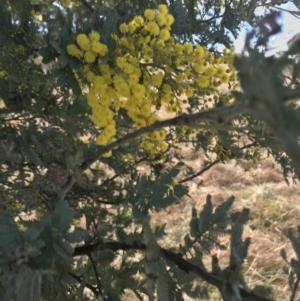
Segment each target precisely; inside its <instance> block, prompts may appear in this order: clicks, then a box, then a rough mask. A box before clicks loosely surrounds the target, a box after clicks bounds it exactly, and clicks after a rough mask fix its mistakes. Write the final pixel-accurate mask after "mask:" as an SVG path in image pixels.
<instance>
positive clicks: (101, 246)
mask: <svg viewBox="0 0 300 301" xmlns="http://www.w3.org/2000/svg"><path fill="white" fill-rule="evenodd" d="M107 249H108V250H112V251H119V250H123V251H126V250H133V249H134V250H141V251H145V250H146V246H145V245H144V244H140V243H138V242H134V243H133V244H127V243H123V242H117V241H112V242H105V243H98V244H94V245H86V246H82V247H77V248H75V250H74V253H73V257H77V256H82V255H90V254H91V253H92V252H96V251H101V250H107ZM160 252H161V253H162V254H163V255H164V257H165V258H166V259H167V260H169V261H171V262H173V263H174V264H176V265H177V267H178V268H179V269H181V270H183V271H185V272H186V273H194V274H196V275H198V276H199V277H200V278H202V279H203V280H205V281H206V282H208V283H209V284H211V285H213V286H215V287H217V288H218V289H219V290H222V287H223V285H224V282H223V280H222V279H220V278H219V277H217V276H215V275H213V274H211V273H209V272H207V271H206V270H205V269H202V268H200V267H198V266H196V265H194V264H192V263H190V262H188V261H186V260H185V259H183V258H182V257H181V256H180V255H178V254H175V253H173V252H171V251H169V250H166V249H164V248H160ZM240 293H241V296H242V298H243V299H245V300H247V301H272V300H271V299H268V298H265V297H261V296H259V295H257V294H256V293H254V292H253V291H250V292H249V291H247V290H245V289H243V288H240Z"/></svg>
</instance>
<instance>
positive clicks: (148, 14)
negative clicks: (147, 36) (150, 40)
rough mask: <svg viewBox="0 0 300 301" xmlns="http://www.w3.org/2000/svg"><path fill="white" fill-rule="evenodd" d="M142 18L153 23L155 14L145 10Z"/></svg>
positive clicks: (150, 10)
mask: <svg viewBox="0 0 300 301" xmlns="http://www.w3.org/2000/svg"><path fill="white" fill-rule="evenodd" d="M144 16H145V18H146V19H148V20H149V21H153V20H154V18H155V12H154V11H153V10H152V9H146V10H145V11H144Z"/></svg>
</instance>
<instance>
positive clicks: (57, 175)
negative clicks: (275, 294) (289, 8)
mask: <svg viewBox="0 0 300 301" xmlns="http://www.w3.org/2000/svg"><path fill="white" fill-rule="evenodd" d="M202 2H203V1H192V0H191V1H179V0H177V1H159V4H157V3H156V1H134V0H132V1H129V0H128V1H119V2H118V3H114V4H112V3H111V1H100V0H98V1H95V3H93V2H92V1H91V2H88V1H87V0H82V1H79V0H78V1H68V0H61V1H60V3H57V2H54V1H52V0H48V1H42V3H39V2H37V1H32V0H25V1H24V0H10V1H9V0H6V1H5V0H3V1H2V2H1V3H0V47H1V48H0V50H1V51H0V104H1V106H0V118H1V131H0V163H1V168H0V197H1V198H0V210H1V212H0V252H1V261H0V297H1V300H24V301H25V300H26V301H27V300H77V299H80V300H93V299H98V300H122V298H123V297H124V296H125V297H126V295H127V294H128V292H129V291H131V293H132V294H133V295H134V296H135V298H136V299H139V300H143V299H145V298H148V300H156V299H157V300H184V299H183V298H184V297H183V296H184V295H187V296H189V297H190V298H194V299H196V298H209V289H208V288H209V286H214V287H216V288H217V289H218V290H219V292H220V298H222V299H223V300H225V301H241V300H261V301H262V300H264V301H268V300H271V296H269V295H267V292H268V289H267V287H265V288H261V287H251V288H249V287H248V286H247V284H246V283H245V280H244V275H243V270H242V267H243V262H244V261H245V259H246V258H247V250H248V247H249V244H250V239H248V238H246V239H244V238H243V226H244V224H245V223H246V222H247V219H248V218H249V210H248V209H246V208H245V209H244V210H242V211H241V212H238V213H236V214H235V215H230V212H231V211H230V210H231V207H232V204H233V202H234V197H230V198H228V199H227V200H226V201H225V202H223V203H222V204H221V205H219V206H218V207H216V208H213V205H212V200H211V199H212V197H213V196H210V195H208V196H207V199H206V203H205V205H204V207H203V210H202V211H201V212H197V210H196V208H193V210H192V212H191V216H190V223H189V226H190V232H189V233H187V234H186V236H185V238H184V241H182V243H181V244H180V245H179V246H177V247H176V248H173V249H165V248H163V247H161V246H160V243H159V240H161V239H163V238H164V237H165V236H166V235H167V234H166V233H165V231H164V229H165V226H166V223H167V221H162V222H161V224H153V223H152V222H151V212H153V211H156V212H158V211H162V210H164V209H166V208H168V207H169V206H171V205H172V204H174V203H175V202H178V201H180V200H181V199H182V198H183V197H184V196H188V193H189V182H190V181H191V180H193V179H194V178H196V177H199V176H200V175H202V174H203V173H204V172H205V171H207V170H208V169H210V168H211V167H212V166H214V165H216V164H226V162H228V161H229V160H232V159H236V160H242V159H243V160H248V161H249V162H254V161H255V160H257V159H258V158H259V157H260V155H261V153H262V151H263V150H267V151H268V153H269V154H270V155H271V156H273V157H274V159H275V160H276V162H278V163H279V164H280V165H281V167H282V171H283V177H284V178H285V179H286V181H289V180H291V179H293V180H294V181H296V179H297V178H298V177H299V176H300V157H299V154H300V147H299V143H298V134H299V128H300V127H299V124H300V118H299V112H298V110H297V107H296V103H295V100H297V99H298V98H299V96H300V90H299V60H298V57H297V56H298V52H299V51H298V50H300V49H298V48H297V47H296V46H295V47H293V51H292V52H291V51H290V52H286V53H282V54H281V55H280V56H275V57H271V58H266V57H265V49H266V46H267V43H268V41H269V39H270V38H271V37H272V36H273V35H275V34H277V33H278V32H280V29H281V26H280V24H279V22H278V16H279V14H278V12H277V11H274V8H275V7H276V6H277V5H279V4H283V3H286V2H287V1H270V2H268V3H267V4H266V3H265V1H252V0H251V1H235V0H231V1H215V0H214V1H210V0H209V1H204V2H205V3H202ZM259 6H266V7H267V8H268V9H269V10H270V11H269V13H268V14H267V15H266V16H264V17H261V18H259V17H257V16H256V15H255V9H256V8H257V7H259ZM242 22H249V23H250V24H251V25H253V26H255V30H253V31H252V32H250V33H249V34H248V35H247V38H246V41H245V49H244V52H243V53H242V54H240V55H237V54H235V50H234V48H233V47H232V42H233V38H236V37H237V35H238V33H239V29H240V27H241V25H242ZM252 39H255V41H256V42H255V44H254V46H253V43H252V42H251V40H252ZM296 42H297V41H296ZM221 45H223V46H222V47H223V49H224V50H222V51H220V47H221ZM294 45H295V44H294ZM291 47H292V46H291ZM291 54H292V55H293V56H291ZM287 70H288V71H287ZM242 139H243V141H246V143H244V144H241V140H242ZM182 144H186V145H187V146H189V147H190V148H191V149H192V150H193V151H194V152H195V153H199V152H201V154H202V156H203V158H204V159H203V168H202V169H201V170H194V169H192V168H190V167H188V166H186V165H185V163H184V157H183V156H180V155H178V153H179V154H180V146H181V145H182ZM178 150H179V151H178ZM141 165H143V166H144V167H146V168H145V170H146V171H145V172H141V169H140V168H139V167H140V166H141ZM199 189H201V187H199ZM294 230H295V229H294ZM295 233H296V232H295V231H294V232H293V230H291V231H290V232H289V238H290V240H291V243H292V246H293V248H294V250H295V252H296V254H297V256H298V257H297V259H291V260H290V259H287V258H286V255H285V252H284V251H282V252H281V254H282V257H283V259H285V260H286V261H287V263H288V264H289V265H290V268H291V272H290V282H289V284H290V286H291V290H292V293H291V295H292V296H291V299H290V300H296V299H295V298H296V290H297V286H298V282H299V279H300V270H299V264H300V263H299V258H300V238H299V235H298V234H295ZM221 235H230V237H231V245H230V258H229V264H228V266H227V267H225V268H221V267H220V266H219V264H218V260H217V258H216V257H215V256H212V268H208V267H206V266H205V265H204V263H203V260H202V257H203V254H207V253H209V252H210V251H211V250H212V248H219V249H224V246H223V245H222V244H221V243H220V241H219V237H220V236H221ZM199 279H200V280H202V282H201V283H200V284H199V281H198V280H199Z"/></svg>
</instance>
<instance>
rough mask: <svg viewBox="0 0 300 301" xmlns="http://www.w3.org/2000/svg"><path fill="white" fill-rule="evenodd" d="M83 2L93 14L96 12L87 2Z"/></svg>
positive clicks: (82, 0) (84, 0) (83, 0)
mask: <svg viewBox="0 0 300 301" xmlns="http://www.w3.org/2000/svg"><path fill="white" fill-rule="evenodd" d="M81 2H82V4H83V5H84V6H85V7H86V8H87V9H88V10H89V11H90V12H91V13H92V14H93V13H94V12H95V10H94V8H93V7H92V5H91V4H90V3H88V2H87V1H86V0H81Z"/></svg>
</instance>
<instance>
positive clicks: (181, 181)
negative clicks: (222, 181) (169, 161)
mask: <svg viewBox="0 0 300 301" xmlns="http://www.w3.org/2000/svg"><path fill="white" fill-rule="evenodd" d="M219 162H220V160H216V161H214V162H212V163H210V164H208V165H207V166H206V167H204V168H203V169H201V170H200V171H199V172H197V173H195V174H193V175H191V176H190V177H186V178H184V179H182V180H180V181H179V183H180V184H182V183H185V182H188V181H191V180H193V179H194V178H196V177H199V176H201V175H202V174H203V173H205V172H206V171H208V170H209V169H210V168H212V167H213V166H214V165H216V164H218V163H219Z"/></svg>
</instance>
